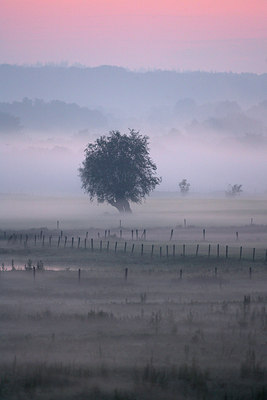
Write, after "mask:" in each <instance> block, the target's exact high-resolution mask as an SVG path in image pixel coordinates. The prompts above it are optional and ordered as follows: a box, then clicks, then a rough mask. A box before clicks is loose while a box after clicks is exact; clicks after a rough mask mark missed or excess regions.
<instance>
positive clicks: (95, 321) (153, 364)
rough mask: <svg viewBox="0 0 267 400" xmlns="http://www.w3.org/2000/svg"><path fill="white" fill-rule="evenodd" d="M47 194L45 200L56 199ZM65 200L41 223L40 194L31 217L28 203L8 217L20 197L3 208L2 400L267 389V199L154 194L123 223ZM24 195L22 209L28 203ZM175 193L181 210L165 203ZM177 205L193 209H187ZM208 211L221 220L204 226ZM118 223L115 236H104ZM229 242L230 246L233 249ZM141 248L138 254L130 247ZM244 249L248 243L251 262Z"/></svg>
mask: <svg viewBox="0 0 267 400" xmlns="http://www.w3.org/2000/svg"><path fill="white" fill-rule="evenodd" d="M2 200H3V199H2ZM39 200H40V201H42V202H43V203H42V204H43V207H45V204H46V201H45V200H44V199H43V200H42V199H39ZM58 200H59V199H50V201H51V203H49V202H48V203H49V204H50V205H49V204H48V208H47V209H46V213H44V214H43V215H42V218H41V217H40V218H39V219H38V218H37V210H39V213H40V207H38V206H37V205H36V204H35V206H36V211H34V209H33V203H34V201H33V199H32V198H31V200H30V203H29V199H28V200H27V201H26V200H25V202H26V203H27V205H25V204H24V206H23V207H24V208H23V209H24V214H23V218H22V217H21V216H22V209H20V208H18V209H16V210H15V213H14V214H13V217H12V216H11V215H9V214H8V212H9V209H8V200H7V199H6V200H5V201H6V203H5V201H4V202H3V208H2V209H1V212H2V215H4V216H5V218H4V219H3V220H2V227H1V228H2V229H1V230H0V264H1V265H2V268H1V269H2V270H1V272H0V337H1V340H0V354H1V361H0V399H1V400H2V399H3V400H10V399H36V400H37V399H38V400H39V399H41V400H47V399H53V400H59V399H60V400H61V399H64V400H65V399H66V400H68V399H77V400H83V399H89V400H91V399H96V400H127V399H128V400H129V399H130V400H134V399H136V400H137V399H138V400H139V399H145V400H148V399H149V400H150V399H155V400H158V399H162V400H163V399H170V400H172V399H175V400H177V399H178V400H179V399H181V400H184V399H201V400H203V399H206V400H210V399H215V400H216V399H218V400H219V399H220V400H226V399H227V400H230V399H231V400H241V399H242V400H250V399H251V400H264V399H266V398H267V362H266V360H267V290H266V282H267V279H266V278H267V264H266V261H265V253H264V251H265V249H266V247H267V246H266V243H267V240H266V239H267V229H266V224H267V222H266V209H267V206H266V202H264V199H263V198H260V199H259V198H256V199H254V200H253V199H241V198H240V199H231V200H230V202H227V203H225V200H222V199H217V201H216V199H215V200H214V201H211V199H200V200H199V201H198V202H197V200H196V199H194V198H192V199H188V200H187V201H185V199H181V198H178V199H173V198H171V199H165V198H158V199H151V202H150V203H149V202H147V203H146V204H145V205H144V206H143V207H144V209H143V208H142V211H141V208H140V210H137V209H136V210H137V211H136V213H134V214H133V216H132V217H128V218H126V219H122V221H121V225H122V226H121V228H120V227H119V216H118V215H111V214H107V215H106V214H101V213H100V214H97V213H96V214H95V215H94V212H93V211H92V210H91V211H90V212H91V214H90V220H89V222H88V221H83V222H81V219H79V218H80V217H78V216H79V215H80V216H82V214H83V213H85V209H87V208H86V207H87V205H85V204H84V203H80V208H79V207H78V210H76V208H75V207H74V208H73V209H75V210H76V211H75V212H74V213H73V214H71V213H70V217H69V219H68V220H67V219H66V215H67V214H68V212H70V209H69V207H72V206H73V201H74V203H75V201H76V200H75V199H72V201H71V200H70V199H67V200H66V203H68V202H69V203H68V206H67V208H64V207H63V209H60V207H58V205H59V204H58ZM232 200H233V201H232ZM9 201H11V200H10V198H9ZM13 201H14V202H15V203H16V202H17V203H16V204H17V206H18V207H19V199H18V198H16V199H13ZM166 201H167V203H168V202H169V203H168V204H169V205H168V207H169V208H168V207H167V209H168V210H169V212H167V211H166V212H165V211H162V210H164V209H165V208H164V207H165V206H164V207H163V203H164V204H166ZM32 202H33V203H32ZM60 202H61V200H60ZM15 203H12V207H13V206H14V204H15ZM148 203H149V204H148ZM71 204H72V206H70V205H71ZM82 204H83V205H82ZM86 204H87V203H86ZM174 204H175V206H174ZM177 204H178V208H179V207H180V208H182V207H183V208H182V209H179V210H178V211H177V210H176V205H177ZM9 206H10V204H9ZM39 206H40V203H39ZM5 207H6V208H5ZM21 207H22V206H21ZM31 207H32V210H33V212H32V215H31V216H30V209H31ZM83 207H84V208H83ZM223 207H225V208H223ZM194 210H195V211H194ZM235 210H238V212H235ZM108 212H110V211H108ZM176 212H177V214H176ZM16 213H17V214H16ZM60 213H61V214H60ZM56 215H58V217H57V216H56ZM176 215H178V217H179V218H178V217H177V221H176ZM227 215H229V219H227V218H226V216H227ZM230 215H232V218H230ZM19 216H20V219H18V221H17V223H18V225H17V226H16V218H17V217H19ZM63 217H64V218H65V219H64V218H63ZM75 218H76V219H75ZM184 218H187V226H186V227H184V226H183V219H184ZM251 218H253V221H252V223H251ZM178 219H179V221H178ZM57 220H60V229H59V230H57V229H56V227H55V225H56V221H57ZM204 220H205V221H209V223H207V224H205V225H204V224H203V221H204ZM72 222H73V223H72ZM30 228H33V229H30ZM46 228H47V229H46ZM203 228H205V229H206V237H205V240H203ZM61 229H62V230H63V232H62V238H61V242H60V245H59V246H58V245H57V241H58V237H59V236H61V232H60V231H61ZM107 229H109V230H110V237H109V238H105V230H107ZM136 229H139V235H141V232H142V231H143V229H146V230H147V231H146V235H147V237H146V240H144V238H142V239H141V238H140V236H139V237H138V240H137V239H136V237H134V240H132V237H131V234H132V233H131V231H132V230H134V235H136ZM171 229H174V232H173V237H172V240H171V241H170V232H171ZM120 230H122V237H121V238H120ZM237 230H238V232H239V236H238V240H237V238H236V231H237ZM41 231H42V236H41ZM4 232H5V237H4ZM86 232H88V242H87V248H84V238H86ZM14 234H15V235H16V240H14V236H13V239H11V240H9V241H8V238H9V237H10V236H12V235H14ZM20 235H22V239H21V240H20ZM26 235H28V237H29V240H28V242H27V243H25V238H26ZM35 235H36V237H37V240H36V245H35V243H34V236H35ZM43 235H45V240H44V245H43ZM51 235H52V244H51V246H49V242H48V240H49V239H48V238H49V236H51ZM65 235H67V237H68V241H67V244H66V246H65V247H64V237H65ZM72 237H74V247H73V248H71V238H72ZM79 237H81V245H80V248H77V243H78V238H79ZM91 238H93V240H94V251H92V249H91V248H90V243H91ZM101 240H102V242H103V248H102V251H100V241H101ZM107 241H109V242H110V250H109V252H107V249H106V246H107ZM125 241H127V243H128V247H127V251H126V252H124V243H125ZM116 242H117V244H118V247H117V252H116V253H115V248H114V246H115V243H116ZM153 243H154V244H155V253H154V254H153V257H151V246H152V244H153ZM184 243H185V244H186V249H187V251H188V252H189V250H190V249H192V251H191V254H186V256H183V255H182V254H181V252H182V246H183V244H184ZM209 243H210V244H211V246H212V247H211V248H212V251H211V255H210V257H208V256H207V252H206V251H207V246H208V244H209ZM217 243H220V244H221V246H222V247H221V253H220V257H217V254H216V248H217V247H216V246H217ZM132 244H135V250H134V253H133V254H132V253H131V251H130V250H129V251H128V249H131V248H132ZM142 244H144V254H143V255H141V253H140V249H141V245H142ZM173 244H175V245H176V246H177V247H176V250H177V252H176V254H175V257H173V256H172V253H171V249H172V246H173ZM197 244H199V246H200V247H199V255H198V257H196V255H195V248H196V245H197ZM166 245H168V246H169V249H170V255H169V257H167V255H166ZM226 245H229V249H230V248H231V249H233V250H236V253H235V256H234V253H231V257H229V258H228V259H226V257H225V247H226ZM240 246H243V247H244V254H243V258H242V260H241V261H240V260H239V257H238V254H239V248H240ZM160 247H162V257H160V255H159V253H158V251H159V248H160ZM254 247H255V248H256V257H255V260H254V262H252V259H251V249H252V248H254ZM245 249H248V251H247V253H246V251H245ZM231 251H232V250H231ZM261 252H262V253H261ZM229 254H230V253H229ZM29 259H31V260H32V262H33V264H34V265H35V266H36V265H37V261H38V260H42V261H43V262H44V268H45V269H44V271H38V270H36V272H35V273H34V271H33V270H32V269H31V270H29V271H25V270H24V265H25V264H27V262H28V260H29ZM12 260H13V270H12ZM3 264H4V265H3ZM79 269H80V277H79V272H78V270H79ZM126 269H127V276H126Z"/></svg>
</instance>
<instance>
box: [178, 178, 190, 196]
mask: <svg viewBox="0 0 267 400" xmlns="http://www.w3.org/2000/svg"><path fill="white" fill-rule="evenodd" d="M179 187H180V191H181V193H182V194H186V193H188V192H189V188H190V183H189V182H187V179H183V180H182V181H181V182H180V183H179Z"/></svg>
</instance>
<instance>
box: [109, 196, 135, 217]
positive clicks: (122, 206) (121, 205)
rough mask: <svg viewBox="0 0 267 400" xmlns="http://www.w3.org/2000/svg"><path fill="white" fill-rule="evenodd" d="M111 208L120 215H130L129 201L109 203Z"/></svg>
mask: <svg viewBox="0 0 267 400" xmlns="http://www.w3.org/2000/svg"><path fill="white" fill-rule="evenodd" d="M109 203H110V204H111V205H112V206H113V207H116V208H117V210H118V211H119V212H120V213H122V214H123V213H131V212H132V210H131V207H130V204H129V201H128V200H126V199H120V200H117V201H110V202H109Z"/></svg>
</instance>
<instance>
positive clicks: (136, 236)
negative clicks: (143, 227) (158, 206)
mask: <svg viewBox="0 0 267 400" xmlns="http://www.w3.org/2000/svg"><path fill="white" fill-rule="evenodd" d="M135 238H136V240H138V229H136V230H135Z"/></svg>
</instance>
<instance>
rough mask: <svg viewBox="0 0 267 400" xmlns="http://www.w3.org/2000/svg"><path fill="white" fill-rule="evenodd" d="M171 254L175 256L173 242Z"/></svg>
mask: <svg viewBox="0 0 267 400" xmlns="http://www.w3.org/2000/svg"><path fill="white" fill-rule="evenodd" d="M172 256H173V258H175V244H173V245H172Z"/></svg>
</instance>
